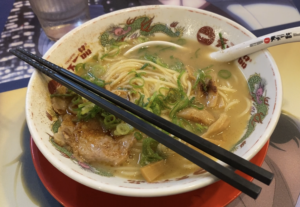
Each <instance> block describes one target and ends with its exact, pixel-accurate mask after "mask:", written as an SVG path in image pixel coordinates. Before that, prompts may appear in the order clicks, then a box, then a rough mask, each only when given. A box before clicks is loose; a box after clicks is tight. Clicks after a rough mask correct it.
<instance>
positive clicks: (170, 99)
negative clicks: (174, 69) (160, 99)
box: [165, 88, 181, 105]
mask: <svg viewBox="0 0 300 207" xmlns="http://www.w3.org/2000/svg"><path fill="white" fill-rule="evenodd" d="M180 97H181V96H180V91H179V90H178V89H175V88H171V89H170V90H169V92H168V94H167V96H166V97H165V101H166V102H167V103H168V104H170V105H174V104H176V103H177V102H178V101H179V99H180Z"/></svg>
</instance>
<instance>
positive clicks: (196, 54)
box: [195, 48, 200, 58]
mask: <svg viewBox="0 0 300 207" xmlns="http://www.w3.org/2000/svg"><path fill="white" fill-rule="evenodd" d="M199 50H200V48H198V50H196V52H195V57H196V58H198V52H199Z"/></svg>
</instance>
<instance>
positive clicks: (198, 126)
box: [195, 123, 208, 132]
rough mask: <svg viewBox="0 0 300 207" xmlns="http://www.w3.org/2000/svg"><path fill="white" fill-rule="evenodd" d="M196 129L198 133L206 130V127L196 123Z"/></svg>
mask: <svg viewBox="0 0 300 207" xmlns="http://www.w3.org/2000/svg"><path fill="white" fill-rule="evenodd" d="M195 125H196V129H197V130H198V131H200V132H203V131H204V130H206V129H207V128H208V127H207V126H203V125H201V124H198V123H196V124H195Z"/></svg>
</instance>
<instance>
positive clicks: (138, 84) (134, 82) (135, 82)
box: [129, 77, 145, 88]
mask: <svg viewBox="0 0 300 207" xmlns="http://www.w3.org/2000/svg"><path fill="white" fill-rule="evenodd" d="M129 84H130V85H131V86H132V87H134V88H142V87H143V86H144V84H145V80H144V79H143V78H140V77H134V78H131V79H130V81H129Z"/></svg>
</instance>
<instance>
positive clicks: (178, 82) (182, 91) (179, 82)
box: [177, 71, 186, 97]
mask: <svg viewBox="0 0 300 207" xmlns="http://www.w3.org/2000/svg"><path fill="white" fill-rule="evenodd" d="M184 72H185V71H182V72H181V73H180V75H179V76H178V79H177V85H178V88H179V92H180V94H181V97H184V96H185V95H186V94H185V92H184V90H183V87H182V85H181V81H180V79H181V77H182V75H183V74H184Z"/></svg>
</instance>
